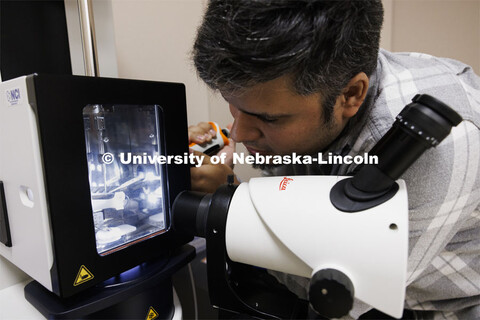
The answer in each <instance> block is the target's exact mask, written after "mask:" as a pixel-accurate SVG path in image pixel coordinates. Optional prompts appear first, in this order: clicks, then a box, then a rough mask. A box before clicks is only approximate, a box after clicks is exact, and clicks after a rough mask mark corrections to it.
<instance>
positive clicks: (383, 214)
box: [173, 94, 462, 319]
mask: <svg viewBox="0 0 480 320" xmlns="http://www.w3.org/2000/svg"><path fill="white" fill-rule="evenodd" d="M461 121H462V118H461V117H460V116H459V115H458V114H457V113H456V112H455V111H454V110H452V109H451V108H450V107H448V106H447V105H446V104H444V103H443V102H441V101H439V100H437V99H435V98H433V97H431V96H429V95H426V94H421V95H420V94H419V95H416V96H415V97H414V98H413V99H412V103H410V104H408V105H407V106H406V107H405V108H404V109H403V110H402V111H401V112H400V114H399V115H398V116H397V117H396V120H395V122H394V124H393V125H392V127H391V129H390V130H389V131H388V132H387V133H386V134H385V135H384V136H383V137H382V139H381V140H380V141H378V143H377V144H376V145H375V146H374V148H373V149H372V150H371V151H370V153H369V154H370V155H376V156H378V164H377V165H372V164H365V165H363V166H362V167H361V168H360V169H359V170H358V171H357V172H356V173H355V174H354V175H353V176H291V177H283V176H281V177H268V178H254V179H251V180H250V181H249V182H245V183H241V184H240V185H239V186H235V185H233V181H230V182H229V183H228V184H227V185H224V186H222V187H220V188H219V189H218V190H217V191H216V192H215V193H214V194H202V193H198V192H191V191H184V192H182V193H180V195H179V196H177V198H176V199H175V202H174V205H173V226H174V229H175V230H177V231H180V232H183V233H186V234H189V235H195V236H199V237H204V238H206V243H207V261H208V263H207V273H208V284H209V293H210V300H211V303H212V305H214V306H216V307H218V308H221V309H225V310H229V311H233V312H235V313H240V314H248V315H251V316H253V317H258V318H279V319H285V318H298V317H300V316H304V315H302V313H301V312H299V310H300V309H302V302H301V301H300V300H299V299H296V297H294V295H292V294H291V293H289V292H274V291H275V290H272V288H271V287H268V286H267V287H265V286H264V287H261V286H257V287H255V286H256V285H257V283H255V281H252V280H251V279H249V276H242V275H241V273H242V272H243V271H244V270H246V268H247V266H255V267H257V268H253V270H257V271H258V270H260V269H259V268H264V269H270V270H275V271H279V272H283V273H287V274H292V275H297V276H302V277H306V278H309V279H310V284H309V290H308V300H309V308H310V310H314V311H315V313H316V314H318V315H320V316H323V317H327V318H340V317H342V316H344V315H347V314H348V313H349V311H350V310H351V309H352V307H353V303H354V299H355V298H356V299H358V300H361V301H363V302H365V303H367V304H369V305H370V306H372V307H373V308H376V309H377V310H379V311H382V312H384V313H386V314H388V315H391V316H393V317H397V318H399V317H401V316H402V313H403V304H404V299H405V286H406V273H407V258H408V230H409V227H408V197H407V189H406V185H405V182H404V181H403V180H399V178H400V177H401V176H402V174H403V173H404V172H405V171H406V170H407V169H408V168H409V167H410V165H412V164H413V163H414V162H415V161H416V160H417V159H418V158H419V157H420V156H421V155H422V153H423V152H424V151H426V150H427V149H429V148H431V147H435V146H436V145H438V144H439V143H440V142H441V141H442V140H443V139H444V138H445V137H446V136H447V135H448V134H449V133H450V130H451V128H452V127H453V126H456V125H458V124H459V123H460V122H461ZM258 267H259V268H258ZM247 269H248V268H247ZM242 270H243V271H242ZM250 270H252V268H250ZM254 273H255V272H254ZM239 279H240V280H242V279H243V280H246V281H247V282H248V281H250V282H249V283H248V284H247V285H242V284H241V283H240V281H239Z"/></svg>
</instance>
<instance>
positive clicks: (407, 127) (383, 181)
mask: <svg viewBox="0 0 480 320" xmlns="http://www.w3.org/2000/svg"><path fill="white" fill-rule="evenodd" d="M412 101H413V102H412V103H410V104H408V105H407V106H405V108H404V109H403V110H402V111H401V112H400V114H399V115H398V116H397V118H396V121H395V123H394V124H393V126H392V128H391V129H390V130H389V131H388V132H387V133H386V134H385V135H384V136H383V137H382V139H380V141H379V142H378V143H377V144H376V145H375V146H374V147H373V149H372V150H371V151H370V152H369V154H370V155H377V156H378V165H365V166H363V167H362V168H361V169H360V171H359V172H358V173H357V174H356V175H355V176H354V177H353V179H352V182H351V184H352V186H353V187H355V189H357V190H358V191H361V192H366V193H378V192H384V191H387V190H389V189H390V188H391V187H392V185H393V184H394V183H395V180H397V179H398V178H400V176H401V175H402V174H403V173H404V172H405V171H406V170H407V169H408V168H409V167H410V166H411V165H412V163H413V162H415V161H416V160H417V159H418V158H419V157H420V156H421V155H422V153H423V152H424V151H425V150H427V149H428V148H430V147H435V146H437V145H438V144H439V143H440V142H441V141H442V140H443V139H444V138H445V137H446V136H447V135H448V134H449V133H450V131H451V129H452V127H453V126H457V125H458V124H459V123H460V122H461V121H462V118H461V117H460V115H459V114H458V113H456V112H455V111H454V110H453V109H451V108H450V107H449V106H447V105H446V104H444V103H443V102H441V101H439V100H437V99H435V98H434V97H432V96H429V95H426V94H422V95H420V94H417V95H416V96H415V97H414V98H413V99H412Z"/></svg>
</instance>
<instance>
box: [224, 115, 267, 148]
mask: <svg viewBox="0 0 480 320" xmlns="http://www.w3.org/2000/svg"><path fill="white" fill-rule="evenodd" d="M255 123H256V119H254V117H253V116H250V115H248V114H245V113H243V112H241V111H238V112H236V114H235V116H234V121H233V125H232V129H231V130H230V137H231V138H232V139H233V140H234V141H236V142H249V141H255V140H257V139H259V138H261V137H262V132H261V131H260V129H259V128H258V127H257V126H256V125H255Z"/></svg>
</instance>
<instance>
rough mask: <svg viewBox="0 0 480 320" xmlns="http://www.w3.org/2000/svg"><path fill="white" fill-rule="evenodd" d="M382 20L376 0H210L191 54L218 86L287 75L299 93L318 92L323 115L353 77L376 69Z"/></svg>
mask: <svg viewBox="0 0 480 320" xmlns="http://www.w3.org/2000/svg"><path fill="white" fill-rule="evenodd" d="M382 22H383V7H382V3H381V1H380V0H337V1H321V0H264V1H262V0H210V1H209V5H208V8H207V11H206V13H205V16H204V19H203V22H202V25H201V26H200V28H199V30H198V33H197V38H196V41H195V44H194V48H193V60H194V63H195V67H196V68H197V72H198V75H199V76H200V78H201V79H203V81H205V82H206V83H207V85H208V86H210V87H211V88H212V89H214V90H216V89H218V90H220V91H222V92H234V91H236V90H241V89H242V88H247V87H250V86H253V85H256V84H259V83H263V82H267V81H270V80H273V79H276V78H278V77H280V76H284V75H288V76H289V77H290V79H291V83H292V89H293V90H294V91H295V92H296V93H298V94H301V95H309V94H312V93H316V92H320V93H321V96H322V101H321V102H322V104H323V105H324V108H325V111H326V112H325V113H324V114H325V121H326V122H328V120H329V119H330V117H331V113H332V109H333V106H334V104H335V100H336V97H337V96H338V95H339V94H340V93H341V90H342V89H343V88H344V87H345V86H346V85H347V84H348V82H349V81H350V79H351V78H352V77H354V76H355V75H356V74H358V73H360V72H362V71H363V72H365V73H366V74H367V75H368V76H370V75H371V74H372V72H373V71H374V70H375V67H376V65H377V55H378V47H379V41H380V30H381V26H382Z"/></svg>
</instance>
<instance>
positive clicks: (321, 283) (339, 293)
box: [308, 269, 354, 318]
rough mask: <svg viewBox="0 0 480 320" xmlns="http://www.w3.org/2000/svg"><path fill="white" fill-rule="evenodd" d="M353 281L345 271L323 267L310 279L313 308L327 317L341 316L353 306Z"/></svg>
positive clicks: (310, 297)
mask: <svg viewBox="0 0 480 320" xmlns="http://www.w3.org/2000/svg"><path fill="white" fill-rule="evenodd" d="M353 297H354V288H353V283H352V281H351V280H350V278H348V276H346V275H345V274H344V273H343V272H341V271H338V270H335V269H323V270H320V271H317V272H315V274H314V275H313V277H312V279H311V280H310V290H309V293H308V299H309V301H310V305H311V306H312V308H313V310H315V312H317V313H318V314H319V315H321V316H324V317H327V318H340V317H343V316H345V315H347V314H348V312H349V311H350V310H351V309H352V307H353Z"/></svg>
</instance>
